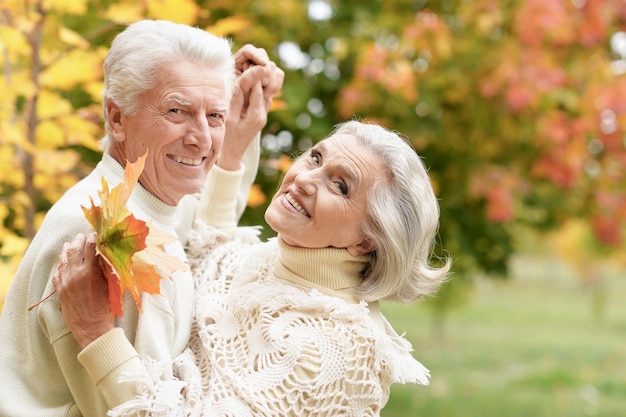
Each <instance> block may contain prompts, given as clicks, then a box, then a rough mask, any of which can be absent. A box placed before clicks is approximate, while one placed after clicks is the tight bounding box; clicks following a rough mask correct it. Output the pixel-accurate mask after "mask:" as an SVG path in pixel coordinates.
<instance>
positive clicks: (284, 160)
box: [278, 154, 293, 172]
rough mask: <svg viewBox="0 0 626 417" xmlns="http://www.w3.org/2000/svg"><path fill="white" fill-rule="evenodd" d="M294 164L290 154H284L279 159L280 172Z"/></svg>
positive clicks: (285, 170) (287, 169)
mask: <svg viewBox="0 0 626 417" xmlns="http://www.w3.org/2000/svg"><path fill="white" fill-rule="evenodd" d="M292 165H293V159H291V158H290V157H289V156H287V155H284V154H283V155H281V156H280V159H279V160H278V170H279V171H280V172H287V171H289V168H291V166H292Z"/></svg>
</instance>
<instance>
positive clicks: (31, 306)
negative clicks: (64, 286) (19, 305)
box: [28, 289, 57, 311]
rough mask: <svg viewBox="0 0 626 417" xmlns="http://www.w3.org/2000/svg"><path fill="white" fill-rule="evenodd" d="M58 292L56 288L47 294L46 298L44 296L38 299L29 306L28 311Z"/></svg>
mask: <svg viewBox="0 0 626 417" xmlns="http://www.w3.org/2000/svg"><path fill="white" fill-rule="evenodd" d="M56 293H57V290H56V289H55V290H54V291H52V292H51V293H50V294H48V295H46V296H45V297H44V298H42V299H41V300H39V301H37V302H36V303H35V304H33V305H30V306H28V311H30V310H32V309H33V308H35V307H37V306H38V305H39V304H41V303H43V302H44V301H46V300H47V299H48V298H50V297H52V296H53V295H54V294H56Z"/></svg>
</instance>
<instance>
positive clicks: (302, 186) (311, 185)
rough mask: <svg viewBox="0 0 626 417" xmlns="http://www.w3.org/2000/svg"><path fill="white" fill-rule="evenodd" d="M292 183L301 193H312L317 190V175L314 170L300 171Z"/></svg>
mask: <svg viewBox="0 0 626 417" xmlns="http://www.w3.org/2000/svg"><path fill="white" fill-rule="evenodd" d="M294 184H295V185H296V187H297V188H298V189H299V190H301V191H302V192H303V193H305V194H308V195H313V194H314V193H315V191H316V190H317V184H318V176H317V175H316V172H315V171H307V172H302V173H300V174H298V175H296V177H295V179H294Z"/></svg>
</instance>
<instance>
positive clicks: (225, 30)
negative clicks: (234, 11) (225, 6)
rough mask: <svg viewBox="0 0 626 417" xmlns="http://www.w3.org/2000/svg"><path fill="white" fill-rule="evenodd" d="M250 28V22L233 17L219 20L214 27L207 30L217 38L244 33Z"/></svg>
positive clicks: (239, 17) (242, 18) (243, 18)
mask: <svg viewBox="0 0 626 417" xmlns="http://www.w3.org/2000/svg"><path fill="white" fill-rule="evenodd" d="M248 27H250V21H249V20H248V19H246V18H245V17H241V16H231V17H226V18H224V19H220V20H218V21H217V22H216V23H215V24H214V25H213V26H209V27H207V28H205V30H206V31H207V32H211V33H212V34H214V35H216V36H222V37H224V36H227V35H232V34H235V33H239V32H242V31H244V30H246V29H247V28H248Z"/></svg>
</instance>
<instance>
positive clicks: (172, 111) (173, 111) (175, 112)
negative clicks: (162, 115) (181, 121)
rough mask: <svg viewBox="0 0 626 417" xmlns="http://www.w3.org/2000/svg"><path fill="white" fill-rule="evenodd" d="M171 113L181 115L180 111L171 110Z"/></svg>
mask: <svg viewBox="0 0 626 417" xmlns="http://www.w3.org/2000/svg"><path fill="white" fill-rule="evenodd" d="M170 113H174V114H178V113H180V109H170Z"/></svg>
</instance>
